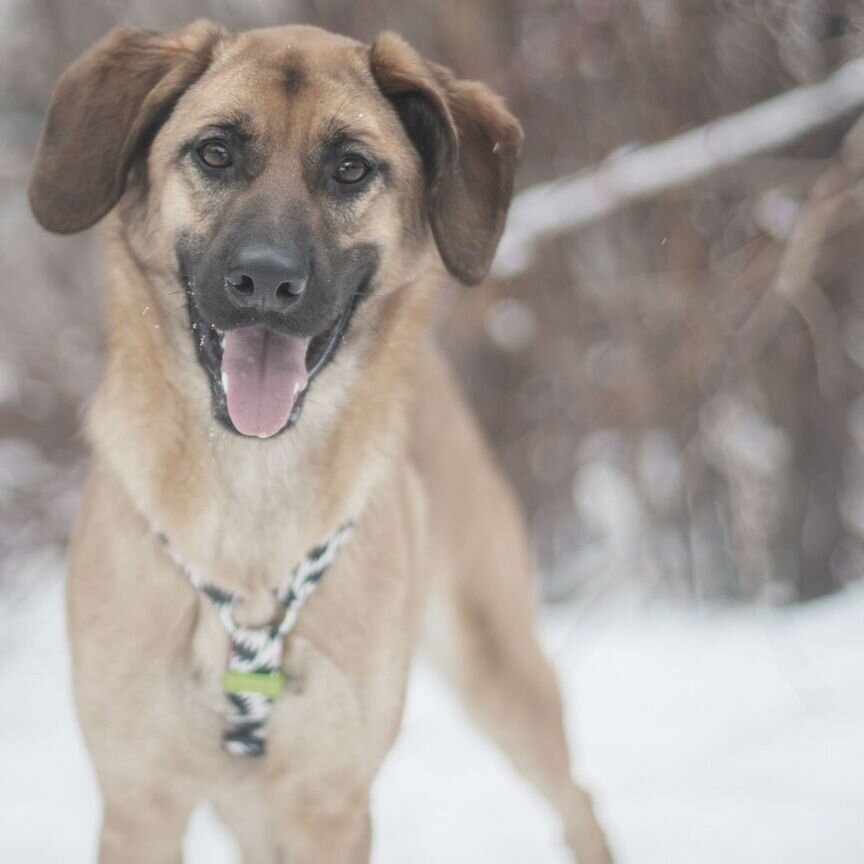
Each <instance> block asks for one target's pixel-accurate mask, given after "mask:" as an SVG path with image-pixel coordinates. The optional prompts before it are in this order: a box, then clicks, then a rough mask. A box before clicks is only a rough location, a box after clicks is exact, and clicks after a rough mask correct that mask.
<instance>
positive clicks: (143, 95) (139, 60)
mask: <svg viewBox="0 0 864 864" xmlns="http://www.w3.org/2000/svg"><path fill="white" fill-rule="evenodd" d="M224 35H225V33H224V31H223V30H222V28H221V27H217V26H216V25H215V24H211V23H210V22H209V21H196V22H194V23H192V24H189V25H187V26H186V27H185V28H183V29H182V30H178V31H177V32H175V33H157V32H156V31H152V30H135V29H131V28H128V27H118V28H116V29H114V30H112V31H111V32H110V33H109V34H108V35H107V36H105V37H104V38H103V39H101V40H100V41H99V42H97V43H96V44H95V45H94V46H93V47H92V48H90V50H89V51H87V52H86V53H85V54H83V55H82V56H81V57H79V58H78V59H77V60H76V61H75V62H74V63H73V64H72V65H71V66H70V67H69V68H68V69H67V70H66V72H64V73H63V77H62V78H61V79H60V81H59V83H58V84H57V88H56V90H55V91H54V96H53V97H52V99H51V107H50V108H49V109H48V117H47V120H46V122H45V128H44V129H43V131H42V138H41V140H40V142H39V149H38V150H37V152H36V159H35V161H34V163H33V172H32V174H31V177H30V187H29V197H30V206H31V207H32V209H33V214H34V215H35V216H36V219H37V220H38V221H39V223H40V224H41V225H42V226H43V227H44V228H47V229H48V230H49V231H56V232H58V233H61V234H68V233H71V232H74V231H83V230H84V229H85V228H89V227H90V226H91V225H93V224H94V223H96V222H98V221H99V220H100V219H101V218H102V217H103V216H104V215H105V214H106V213H107V212H108V211H109V210H110V209H111V208H112V207H113V206H114V205H115V204H116V203H117V201H118V200H119V199H120V196H121V195H122V194H123V190H124V188H125V186H126V174H127V172H128V170H129V168H130V165H131V164H132V162H133V160H134V159H135V157H136V156H137V155H139V154H140V153H141V152H142V151H143V150H145V149H146V147H147V145H148V144H149V141H150V140H151V139H152V137H153V135H154V134H155V133H156V131H157V130H158V128H159V126H160V124H161V123H163V122H164V121H165V120H166V119H167V117H168V115H169V114H170V113H171V109H172V108H173V106H174V104H175V103H176V102H177V100H178V99H179V98H180V95H181V94H182V93H183V91H184V90H185V89H186V88H187V87H189V85H190V84H191V83H192V82H193V81H195V80H196V79H197V78H198V77H200V76H201V75H202V74H203V72H204V71H205V69H206V68H207V66H208V64H209V62H210V57H211V53H212V51H213V48H214V46H215V45H216V43H217V42H218V41H219V40H220V39H221V38H222V37H223V36H224Z"/></svg>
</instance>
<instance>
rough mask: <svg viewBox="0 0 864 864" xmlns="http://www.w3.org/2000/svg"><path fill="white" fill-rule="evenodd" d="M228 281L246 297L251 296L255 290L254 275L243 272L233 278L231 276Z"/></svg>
mask: <svg viewBox="0 0 864 864" xmlns="http://www.w3.org/2000/svg"><path fill="white" fill-rule="evenodd" d="M228 283H229V284H230V285H231V287H232V288H233V289H234V290H235V291H236V292H237V293H238V294H242V295H243V296H244V297H251V296H252V294H253V293H254V291H255V283H254V282H253V281H252V277H251V276H246V275H245V274H241V275H240V276H237V277H235V278H233V279H232V278H230V277H229V279H228Z"/></svg>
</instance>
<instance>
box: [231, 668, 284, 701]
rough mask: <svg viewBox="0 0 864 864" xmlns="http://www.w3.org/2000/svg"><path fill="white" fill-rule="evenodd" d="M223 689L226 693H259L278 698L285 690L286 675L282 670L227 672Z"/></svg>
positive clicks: (269, 697) (270, 697)
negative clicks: (269, 671) (270, 671)
mask: <svg viewBox="0 0 864 864" xmlns="http://www.w3.org/2000/svg"><path fill="white" fill-rule="evenodd" d="M222 689H223V690H224V691H225V692H226V693H238V694H243V693H257V694H258V695H260V696H266V697H267V698H268V699H276V698H277V697H279V696H281V695H282V694H283V693H284V692H285V676H284V675H283V674H282V673H281V672H273V673H267V672H226V673H225V674H224V675H223V676H222Z"/></svg>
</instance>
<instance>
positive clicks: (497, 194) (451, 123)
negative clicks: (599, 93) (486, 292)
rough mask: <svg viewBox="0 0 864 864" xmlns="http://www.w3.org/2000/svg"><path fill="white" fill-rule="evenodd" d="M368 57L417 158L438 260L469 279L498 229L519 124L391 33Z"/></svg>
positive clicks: (478, 274) (482, 268) (473, 86)
mask: <svg viewBox="0 0 864 864" xmlns="http://www.w3.org/2000/svg"><path fill="white" fill-rule="evenodd" d="M370 63H371V68H372V74H373V76H374V78H375V80H376V82H377V83H378V86H379V87H380V88H381V91H382V92H383V93H384V95H385V96H386V97H387V98H388V99H389V100H390V101H391V103H392V104H393V106H394V107H395V109H396V112H397V113H398V114H399V117H400V119H401V121H402V124H403V126H404V127H405V130H406V132H407V133H408V137H409V138H410V139H411V141H412V142H413V143H414V146H415V147H416V148H417V150H418V151H419V153H420V156H421V158H422V160H423V169H424V172H425V175H426V189H427V192H426V194H427V210H428V215H429V222H430V225H431V227H432V233H433V235H434V237H435V242H436V243H437V245H438V251H439V253H440V255H441V259H442V260H443V261H444V264H445V265H446V267H447V269H448V270H449V271H450V273H451V274H453V276H455V277H456V278H457V279H459V280H460V281H461V282H464V283H465V284H466V285H476V284H477V283H478V282H481V281H482V280H483V279H484V277H485V276H486V274H487V273H488V271H489V266H490V265H491V263H492V257H493V256H494V254H495V249H496V248H497V246H498V241H499V240H500V239H501V232H502V231H503V230H504V222H505V220H506V218H507V208H508V207H509V206H510V196H511V195H512V192H513V175H514V173H515V170H516V161H517V159H518V156H519V149H520V147H521V145H522V127H521V126H520V125H519V122H518V121H517V120H516V118H515V117H513V115H512V114H511V113H510V112H509V111H508V110H507V109H506V108H505V107H504V102H503V100H502V99H500V98H499V97H498V96H496V95H495V94H494V93H493V92H492V91H491V90H489V88H488V87H486V86H485V85H483V84H480V83H478V82H475V81H461V80H458V79H456V78H455V77H454V76H453V74H452V73H451V72H450V71H449V70H447V69H444V68H443V67H441V66H438V65H436V64H434V63H429V62H427V61H425V60H424V59H423V58H422V57H421V56H420V55H419V54H418V53H417V52H416V51H415V50H414V49H413V48H412V47H411V46H410V45H408V43H407V42H405V41H404V40H403V39H402V38H401V37H399V36H397V35H396V34H395V33H383V34H381V36H379V37H378V39H376V40H375V42H374V44H373V45H372V48H371V49H370Z"/></svg>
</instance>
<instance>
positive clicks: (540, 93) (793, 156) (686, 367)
mask: <svg viewBox="0 0 864 864" xmlns="http://www.w3.org/2000/svg"><path fill="white" fill-rule="evenodd" d="M0 13H2V25H0V70H2V73H0V87H2V89H0V142H2V144H3V153H4V158H3V160H2V161H0V218H2V226H3V227H2V231H3V244H2V250H0V254H2V272H3V277H4V278H3V280H2V282H0V297H2V301H3V309H4V314H3V315H2V316H0V526H2V528H0V556H2V557H0V561H2V570H0V584H3V585H5V586H6V587H7V589H8V588H10V587H13V586H15V585H16V583H17V584H18V587H19V588H20V589H22V590H26V586H24V585H21V584H20V583H21V581H22V580H23V579H24V578H25V577H24V576H23V575H22V574H25V573H26V574H30V575H28V576H27V577H26V578H28V579H32V573H33V568H32V566H28V564H32V561H33V556H34V554H44V552H45V550H46V549H48V550H51V549H57V550H59V549H60V548H62V545H63V543H64V541H65V537H66V536H67V534H68V530H69V526H70V523H71V520H72V518H74V511H75V506H76V496H77V488H78V483H79V480H80V475H81V471H80V465H81V460H82V458H83V451H82V448H81V447H80V445H79V444H78V439H77V437H76V430H77V429H78V427H79V425H80V419H81V414H82V407H83V406H84V405H85V404H86V402H87V399H88V397H89V395H90V394H91V393H92V391H93V388H94V387H95V382H96V380H97V378H98V371H99V366H100V356H101V342H100V339H101V337H100V311H99V310H100V297H101V289H100V285H99V274H98V271H97V269H96V266H95V262H96V254H95V251H96V249H95V247H96V245H97V243H98V239H97V235H96V233H95V232H91V233H90V234H88V235H85V237H83V238H55V237H50V236H48V235H45V234H44V233H43V232H41V231H40V230H39V229H38V228H37V227H36V225H35V223H34V222H33V220H32V217H30V215H29V211H28V209H27V206H26V199H25V191H24V190H25V186H26V178H27V172H28V169H29V163H30V159H31V155H32V152H33V148H34V146H35V141H36V136H37V135H38V130H39V126H40V122H41V119H42V116H43V113H44V111H45V108H46V105H47V103H48V99H49V97H50V93H51V90H52V88H53V86H54V84H55V83H56V80H57V78H58V77H59V75H60V74H61V72H62V71H63V69H64V68H65V66H66V65H67V64H68V63H69V62H70V61H71V60H72V59H73V58H74V57H75V56H77V55H78V54H79V53H81V52H82V51H83V50H84V49H86V48H87V47H88V46H89V45H90V44H91V43H92V42H93V41H94V40H95V39H97V38H98V37H99V36H101V35H102V34H103V33H104V32H105V31H107V30H108V29H109V28H110V27H112V26H114V25H115V24H118V23H124V24H130V25H134V26H146V27H155V28H159V29H169V28H172V27H174V26H179V25H182V24H183V23H185V22H187V21H188V20H190V19H192V18H195V17H200V16H207V17H211V18H213V19H215V20H217V21H219V22H221V23H222V24H224V25H225V26H226V27H228V28H230V29H244V28H249V27H257V26H267V25H271V24H281V23H310V24H318V25H320V26H323V27H327V28H329V29H333V30H337V31H340V32H343V33H347V34H349V35H351V36H355V37H357V38H359V39H362V40H364V41H369V40H371V39H372V38H374V36H375V34H376V33H377V32H379V31H380V30H383V29H393V30H397V31H399V32H400V33H402V34H403V35H404V36H405V37H406V38H408V39H409V40H410V41H411V42H412V43H414V44H415V45H416V46H417V47H418V48H419V49H420V50H421V51H422V52H423V53H425V54H426V55H427V56H429V57H430V58H433V59H435V60H437V61H438V62H441V63H444V64H446V65H448V66H451V67H452V68H453V69H454V70H456V71H457V72H458V73H459V74H460V75H462V76H465V77H473V78H481V79H483V80H485V81H487V82H488V83H489V84H491V85H492V86H493V87H494V88H496V89H497V90H499V91H500V92H502V93H503V94H504V95H505V96H506V97H507V99H508V101H509V103H510V105H511V106H512V108H513V110H514V111H515V113H516V114H517V115H518V116H519V117H520V118H521V120H522V122H523V124H524V126H525V128H526V130H527V133H528V134H527V139H526V145H525V151H524V159H523V164H522V169H521V173H520V176H519V180H518V185H519V188H525V187H528V186H531V185H532V184H535V183H538V182H541V181H548V180H552V179H554V178H557V177H562V176H564V175H568V174H572V173H574V172H578V171H580V170H583V169H586V168H588V167H589V166H591V165H592V164H595V163H597V162H598V161H600V160H602V159H604V158H606V157H608V156H609V154H610V153H613V152H615V151H618V150H620V149H621V148H624V147H632V146H634V145H638V144H642V143H650V142H656V141H661V140H663V139H666V138H669V137H671V136H674V135H676V134H678V133H680V132H681V131H682V130H685V129H687V128H689V127H692V126H694V125H698V124H701V123H704V122H706V121H709V120H711V119H713V118H715V117H718V116H720V115H724V114H729V113H733V112H737V111H740V110H742V109H744V108H746V107H747V106H749V105H752V104H754V103H757V102H759V101H761V100H764V99H766V98H768V97H771V96H773V95H775V94H777V93H780V92H782V91H785V90H788V89H790V88H792V87H796V86H799V85H802V84H808V83H813V82H816V81H819V80H821V79H822V78H824V77H825V76H826V75H828V74H830V72H831V71H832V70H833V69H835V68H837V67H838V66H839V65H841V64H842V63H844V62H846V61H848V60H850V59H852V58H854V57H858V56H860V55H861V54H862V53H864V52H862V48H864V3H862V2H860V0H698V2H693V0H567V2H564V0H461V2H457V0H437V2H431V0H418V2H412V3H410V4H407V3H404V2H399V0H352V2H348V0H171V2H168V0H150V2H148V3H147V4H141V3H133V2H131V0H101V2H100V0H88V2H76V3H68V2H64V0H2V2H0ZM854 120H855V118H854V117H853V116H849V117H845V118H844V119H842V120H840V121H837V122H836V123H833V124H830V125H828V126H826V127H823V128H821V129H820V130H819V131H818V133H814V134H812V135H809V136H807V137H806V138H805V139H804V140H801V141H797V142H795V143H794V144H791V145H790V146H788V147H786V148H784V149H782V150H779V151H775V152H772V153H770V154H768V155H763V156H760V157H758V158H753V159H749V160H747V161H745V162H742V163H741V164H740V165H736V166H734V167H731V168H726V169H724V170H723V171H720V172H718V173H716V174H714V175H712V176H710V177H708V178H707V179H705V180H702V181H700V182H698V183H694V184H692V185H690V186H687V187H686V188H683V189H676V190H674V191H668V192H665V193H663V194H660V195H657V196H655V197H653V198H651V199H649V200H646V201H643V202H641V203H638V204H634V205H632V206H628V207H625V208H622V209H621V210H619V211H618V212H617V213H615V214H614V215H611V216H609V217H606V218H604V219H603V220H600V221H598V222H596V223H594V224H591V225H589V226H587V227H584V228H582V229H580V230H579V231H573V232H567V233H564V234H562V235H561V236H558V237H556V238H553V239H549V240H547V241H544V242H543V245H542V248H541V249H540V254H539V255H538V256H537V257H536V259H535V261H534V263H533V264H532V266H531V267H530V268H529V270H528V271H527V272H524V273H522V274H520V275H519V276H518V277H517V278H512V279H507V280H504V279H490V280H489V281H488V282H487V283H486V284H485V285H484V286H482V287H481V288H478V289H474V290H471V291H465V290H462V289H456V288H455V287H453V286H450V287H448V288H445V289H443V290H442V303H441V315H440V328H439V332H440V337H441V340H442V341H443V343H444V344H445V346H446V348H447V350H448V352H449V354H450V356H451V357H452V358H453V361H454V363H455V364H456V366H457V368H458V370H459V372H460V375H461V378H462V380H463V382H464V386H465V388H466V390H467V392H468V395H469V398H470V400H471V401H472V403H473V404H474V406H475V409H476V410H477V412H478V414H479V416H480V418H481V420H482V422H483V425H484V427H485V428H486V430H487V432H488V434H489V435H490V437H491V439H492V440H493V442H494V444H495V447H496V450H497V453H498V457H499V459H500V461H501V463H502V464H503V465H504V467H505V469H506V470H507V472H508V473H509V475H510V476H511V478H512V480H513V482H514V483H515V485H516V487H517V489H518V491H519V493H520V496H521V499H522V501H523V504H524V507H525V511H526V514H527V516H528V518H529V521H530V524H531V526H532V529H533V532H534V536H535V538H536V544H537V554H538V559H539V561H540V564H541V568H542V571H543V585H544V589H545V592H546V595H547V597H549V598H561V597H578V598H581V599H583V600H585V601H588V600H590V599H592V598H595V597H597V596H598V595H601V594H603V593H606V592H615V591H619V590H622V591H635V592H637V594H638V595H641V596H654V595H656V594H659V593H662V594H670V593H671V594H673V595H679V596H682V597H686V598H693V599H697V600H702V599H707V600H711V599H720V598H724V599H726V598H728V599H747V598H759V599H763V600H768V601H771V602H788V601H793V600H796V599H806V598H811V597H816V596H819V595H822V594H825V593H828V592H830V591H832V590H835V589H836V588H838V587H839V586H841V585H842V584H843V583H844V582H846V581H849V580H851V579H854V578H857V576H858V574H859V573H860V572H861V566H860V563H861V561H862V556H864V547H862V542H864V540H862V538H864V495H862V493H864V485H862V482H861V480H862V476H864V450H862V448H864V401H862V400H861V397H860V395H859V394H860V391H861V383H862V377H864V287H862V280H861V275H862V265H861V262H860V255H859V250H860V248H861V242H862V239H864V238H862V235H861V229H862V211H861V208H860V205H859V202H858V199H859V198H860V195H859V194H858V191H859V190H858V189H857V186H856V184H852V185H851V186H850V188H849V190H848V192H849V194H848V195H847V196H846V198H845V199H844V206H843V210H842V214H841V216H840V217H838V218H837V219H836V220H835V221H833V222H832V223H831V226H830V230H829V231H826V232H825V237H824V238H823V240H822V242H820V244H819V248H818V249H817V250H816V254H815V256H814V258H813V261H812V274H811V275H812V281H813V283H814V285H815V286H816V288H815V294H814V295H813V296H814V297H815V298H816V300H818V304H819V306H818V309H819V313H820V314H819V316H818V320H817V319H813V318H808V317H807V316H804V315H801V314H798V312H797V311H796V309H794V308H792V306H790V305H789V304H788V303H785V302H784V301H783V299H782V298H780V297H779V294H778V292H777V291H775V284H776V280H777V276H778V268H779V266H780V263H781V260H783V255H784V251H785V250H786V249H787V247H788V244H789V239H790V237H791V235H792V232H793V231H794V229H795V226H796V224H798V223H799V221H800V219H801V218H802V213H805V212H806V207H805V206H804V205H805V203H806V201H807V199H808V197H809V196H810V195H811V192H812V190H813V188H814V183H815V182H816V180H817V178H819V177H821V176H823V175H824V173H825V171H826V170H828V169H829V168H830V166H832V165H833V164H835V163H836V160H837V158H838V153H839V149H840V146H841V142H842V141H843V139H844V136H845V135H846V134H847V132H848V131H849V128H850V127H851V125H852V123H853V121H854ZM70 170H74V166H70ZM826 364H827V366H826ZM826 370H829V371H830V375H829V371H826ZM826 376H827V377H826ZM829 377H830V381H828V378H829Z"/></svg>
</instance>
